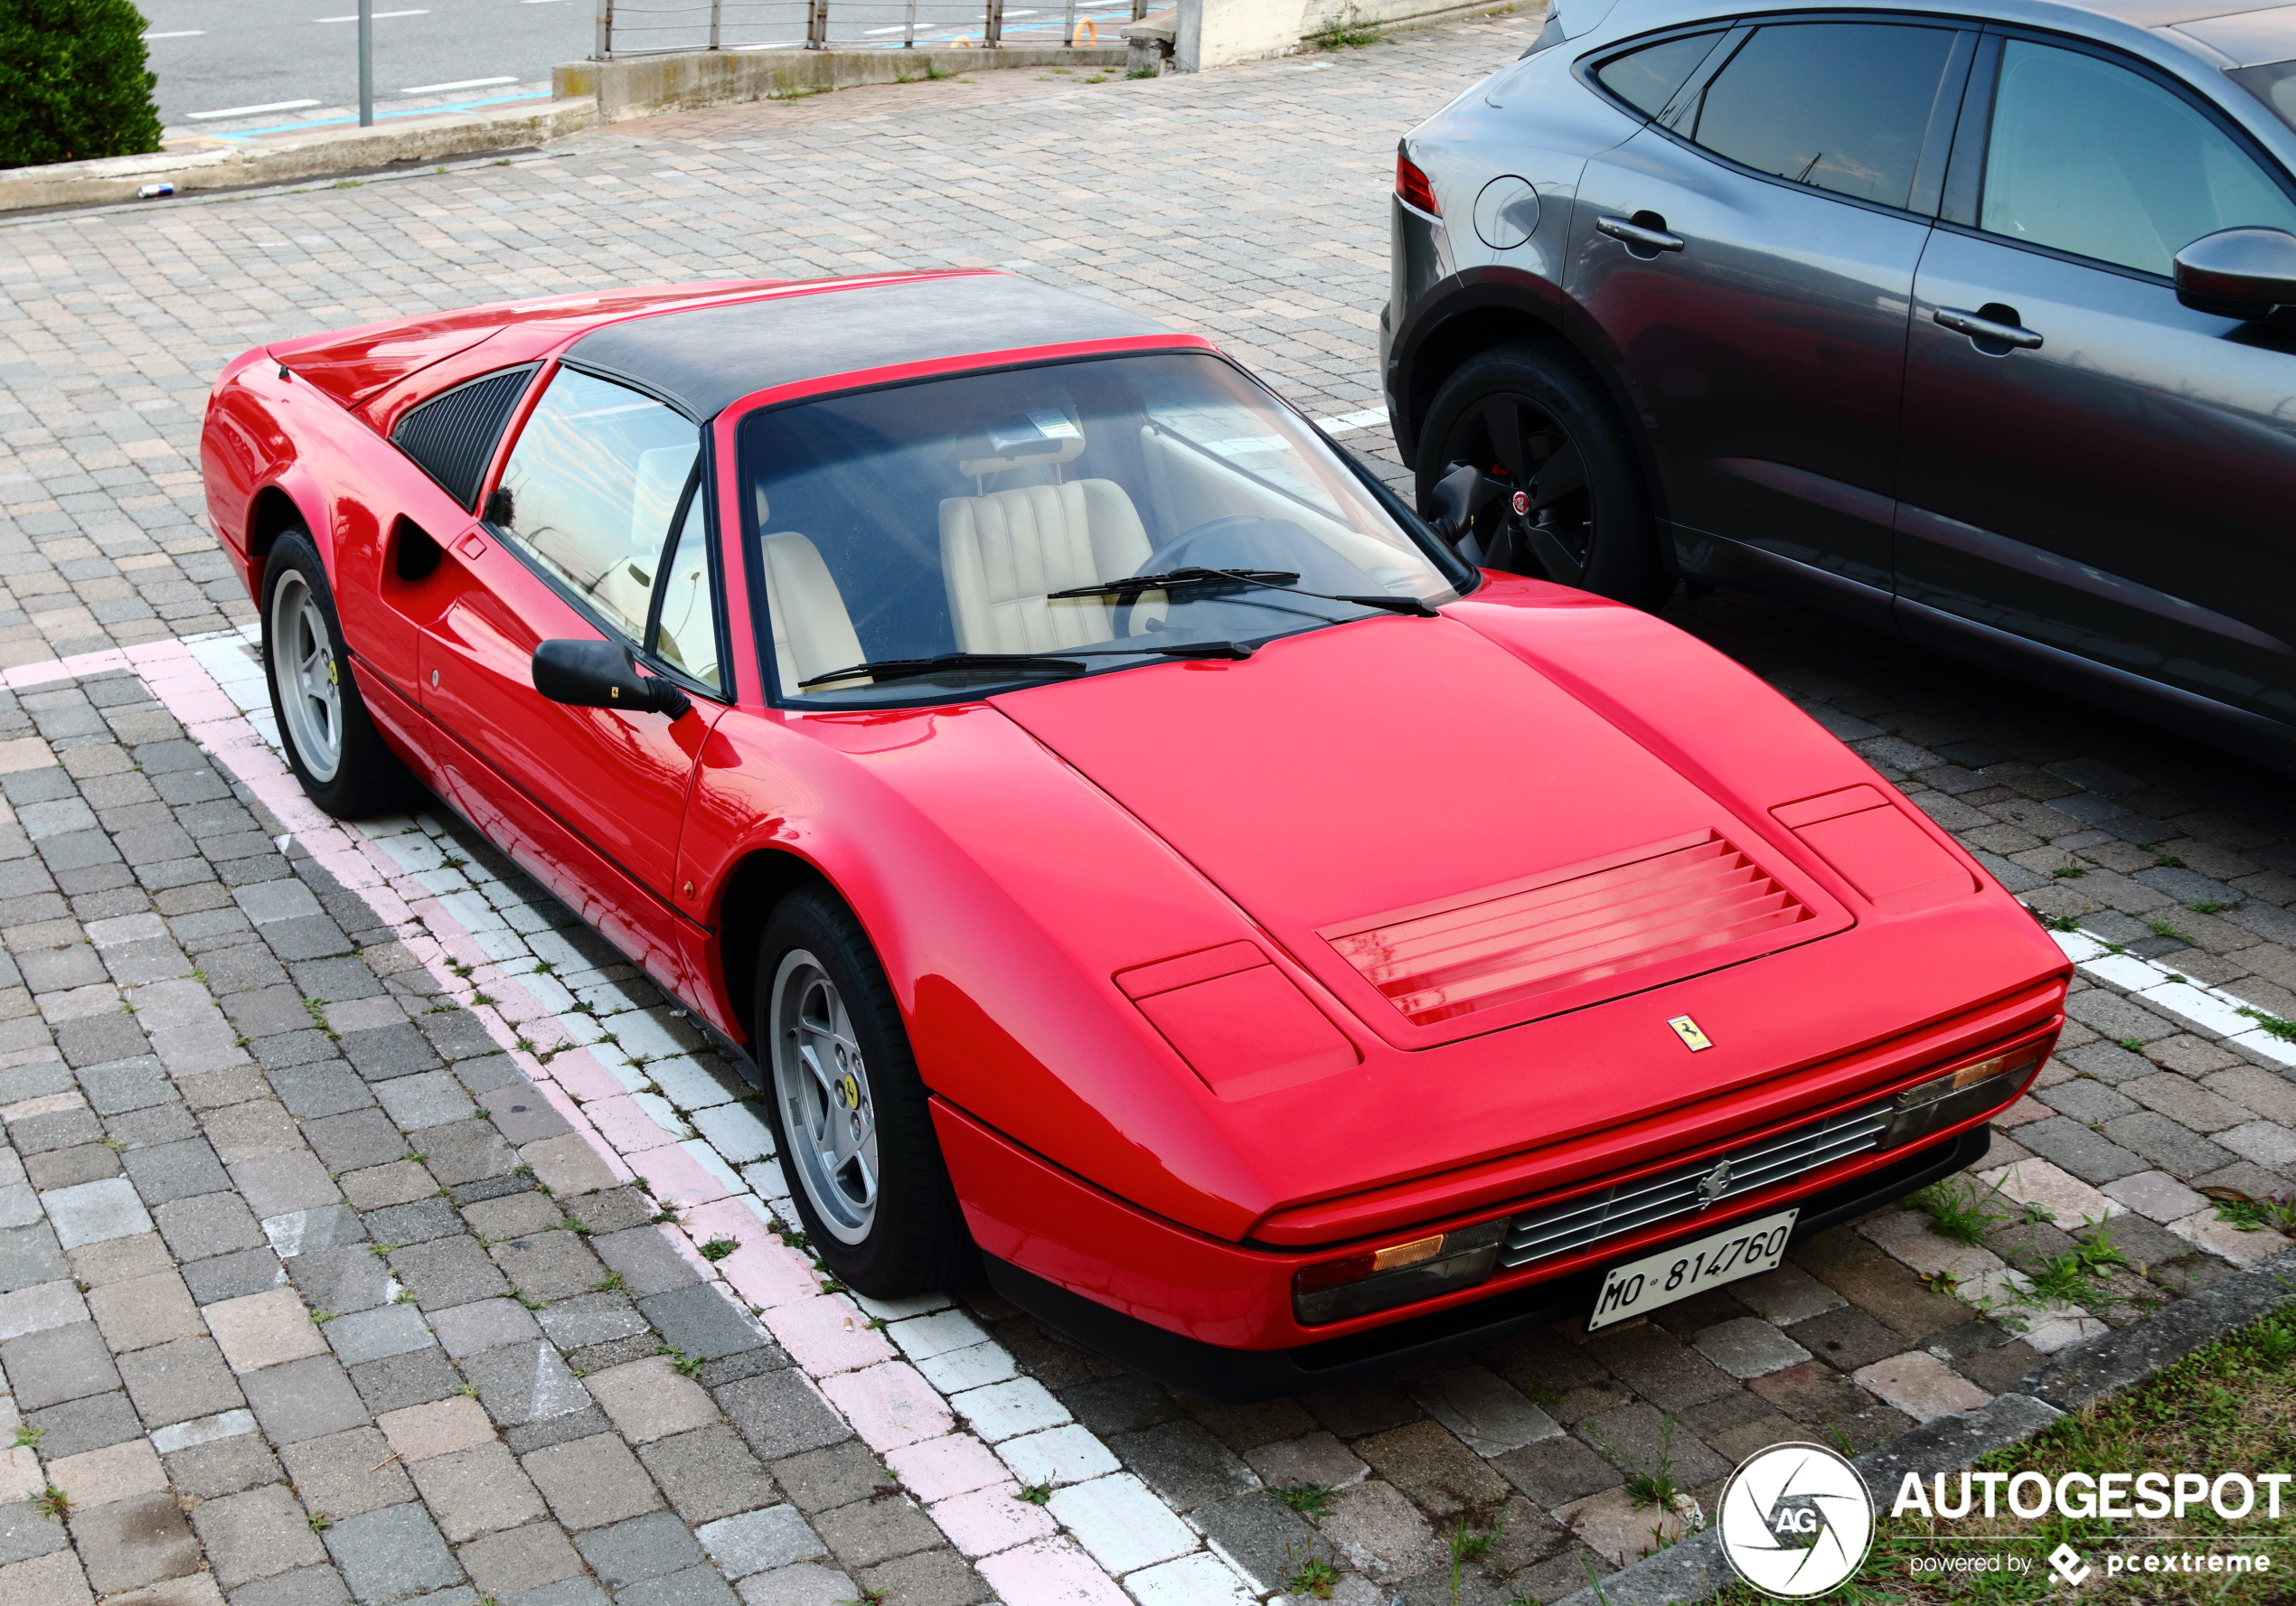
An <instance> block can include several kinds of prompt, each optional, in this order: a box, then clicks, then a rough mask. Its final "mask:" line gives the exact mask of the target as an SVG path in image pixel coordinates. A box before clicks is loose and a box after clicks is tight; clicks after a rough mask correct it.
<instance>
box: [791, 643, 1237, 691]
mask: <svg viewBox="0 0 2296 1606" xmlns="http://www.w3.org/2000/svg"><path fill="white" fill-rule="evenodd" d="M1251 655H1252V649H1251V648H1250V647H1249V646H1247V645H1246V644H1245V643H1242V642H1180V643H1174V644H1172V645H1171V646H1162V647H1115V648H1106V647H1096V648H1088V649H1087V650H1085V651H1083V652H1077V653H937V654H936V655H935V656H933V657H931V658H880V659H876V660H873V661H872V662H867V663H856V664H854V665H852V667H851V668H848V669H841V670H834V671H832V672H830V673H828V674H825V675H814V676H812V677H810V678H809V679H806V680H803V681H798V682H797V690H800V691H803V690H805V689H806V688H807V687H809V686H825V685H827V684H828V683H829V682H830V681H857V680H860V679H861V678H862V677H863V676H866V677H868V678H869V679H870V680H872V681H908V680H914V679H916V678H917V676H919V675H930V674H937V673H939V672H941V671H942V670H945V669H1049V670H1057V671H1059V672H1065V673H1068V674H1077V675H1080V674H1082V673H1084V672H1085V671H1086V669H1087V667H1089V666H1088V665H1086V664H1083V663H1080V662H1077V660H1078V659H1083V658H1138V657H1143V656H1147V657H1155V658H1249V657H1250V656H1251Z"/></svg>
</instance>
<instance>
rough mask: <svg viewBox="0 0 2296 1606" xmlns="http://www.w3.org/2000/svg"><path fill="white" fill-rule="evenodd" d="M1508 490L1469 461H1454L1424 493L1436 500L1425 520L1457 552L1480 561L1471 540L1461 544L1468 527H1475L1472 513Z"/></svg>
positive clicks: (1470, 559)
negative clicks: (1431, 512)
mask: <svg viewBox="0 0 2296 1606" xmlns="http://www.w3.org/2000/svg"><path fill="white" fill-rule="evenodd" d="M1506 493H1507V487H1506V486H1505V485H1504V484H1501V482H1499V481H1497V480H1494V479H1492V478H1491V476H1490V475H1489V474H1485V473H1483V471H1482V469H1480V468H1477V467H1476V466H1475V465H1473V464H1472V463H1454V464H1453V465H1451V472H1450V473H1448V474H1444V476H1443V478H1441V479H1439V480H1437V481H1436V482H1435V488H1434V489H1433V490H1432V491H1430V492H1428V493H1427V500H1428V501H1429V502H1433V503H1435V512H1434V513H1433V515H1432V516H1431V517H1430V518H1429V520H1428V523H1429V524H1430V525H1432V526H1433V527H1434V530H1435V533H1436V534H1437V535H1439V536H1441V537H1442V538H1443V539H1444V540H1445V541H1446V542H1448V543H1449V544H1450V545H1452V546H1454V547H1456V548H1458V549H1459V555H1460V556H1461V557H1463V558H1464V559H1467V560H1468V561H1469V562H1470V563H1477V562H1481V561H1482V553H1481V551H1479V550H1475V549H1473V546H1474V543H1473V542H1472V541H1470V542H1468V544H1467V545H1465V546H1462V545H1461V544H1460V543H1461V542H1462V541H1463V540H1465V538H1466V537H1467V535H1468V533H1469V531H1472V530H1473V528H1474V522H1475V515H1476V514H1477V513H1480V512H1482V510H1483V509H1485V508H1487V507H1489V506H1490V505H1491V502H1493V501H1494V500H1495V499H1497V498H1499V497H1501V496H1503V495H1505V494H1506Z"/></svg>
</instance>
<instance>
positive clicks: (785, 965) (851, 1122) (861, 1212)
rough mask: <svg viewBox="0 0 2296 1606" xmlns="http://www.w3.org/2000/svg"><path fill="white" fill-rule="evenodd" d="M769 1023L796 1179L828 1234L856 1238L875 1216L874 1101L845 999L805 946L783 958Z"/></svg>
mask: <svg viewBox="0 0 2296 1606" xmlns="http://www.w3.org/2000/svg"><path fill="white" fill-rule="evenodd" d="M769 1029H770V1030H771V1032H772V1042H773V1078H774V1097H775V1098H776V1100H777V1101H778V1103H779V1104H780V1113H781V1122H782V1130H783V1131H784V1132H786V1133H787V1134H788V1137H789V1155H790V1159H791V1160H793V1161H794V1162H795V1164H794V1167H793V1169H795V1171H796V1173H797V1177H796V1180H797V1182H798V1184H799V1185H800V1186H801V1187H802V1188H804V1189H805V1200H806V1202H807V1203H808V1204H810V1205H811V1206H813V1207H814V1216H817V1217H818V1218H819V1219H820V1221H821V1225H822V1226H823V1228H824V1229H825V1230H826V1231H827V1232H828V1233H829V1234H830V1235H831V1236H833V1237H834V1238H835V1239H836V1240H837V1241H838V1242H839V1243H841V1244H860V1243H861V1242H862V1241H864V1240H865V1239H866V1238H868V1236H869V1232H870V1227H871V1226H873V1225H874V1224H875V1222H876V1219H877V1188H878V1177H879V1175H880V1172H879V1162H878V1152H877V1101H876V1098H875V1096H874V1094H873V1092H872V1090H871V1088H870V1074H869V1066H868V1064H867V1062H866V1060H865V1059H864V1058H863V1057H862V1054H861V1043H860V1040H859V1039H858V1038H856V1037H855V1036H854V1033H853V1023H852V1017H851V1016H850V1015H849V1014H848V1013H847V1012H846V1009H845V1000H844V998H843V996H842V995H841V994H840V993H839V992H838V991H837V983H836V982H834V981H831V980H830V977H829V972H827V971H826V970H824V969H823V967H822V963H821V961H820V960H818V959H816V958H814V955H813V953H811V952H809V951H808V950H806V949H803V948H797V949H792V950H791V951H790V952H789V953H786V954H784V955H783V956H782V961H781V968H780V971H779V973H777V974H776V976H775V977H774V980H773V1017H772V1021H771V1025H770V1028H769Z"/></svg>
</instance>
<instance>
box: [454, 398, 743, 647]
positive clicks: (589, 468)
mask: <svg viewBox="0 0 2296 1606" xmlns="http://www.w3.org/2000/svg"><path fill="white" fill-rule="evenodd" d="M700 453H701V432H700V431H699V430H698V429H696V428H695V427H694V426H693V424H692V422H691V421H690V420H688V419H687V418H684V417H682V415H680V414H678V413H677V412H674V411H673V410H672V409H669V408H666V407H664V406H663V405H662V404H661V403H660V402H658V401H655V400H653V399H650V398H648V397H645V396H641V395H639V394H638V393H637V392H636V391H635V390H626V389H625V388H624V387H622V386H620V385H615V384H608V383H607V381H606V380H598V379H592V378H591V377H590V376H589V375H588V374H586V373H576V372H575V371H572V370H571V369H561V370H560V371H559V374H558V377H557V378H556V379H553V380H551V381H550V389H549V390H547V391H545V392H544V393H543V396H542V399H541V401H539V402H537V403H535V405H534V410H533V411H532V413H531V414H529V415H528V416H527V419H526V427H525V428H524V429H522V430H521V431H520V432H519V437H518V444H517V445H516V446H513V447H512V448H511V453H510V461H509V462H508V463H507V464H505V465H503V483H502V488H503V491H504V492H506V493H508V497H507V501H508V502H509V506H508V508H507V509H503V508H499V507H497V508H495V509H494V510H492V511H493V512H495V513H497V514H498V515H499V516H498V517H497V519H496V521H495V522H496V524H497V525H498V527H499V528H501V529H502V531H503V533H504V534H505V535H507V536H508V537H509V538H510V539H511V540H513V541H515V542H516V543H517V544H518V545H519V546H520V547H522V549H525V551H526V553H527V554H528V555H529V556H530V557H532V559H534V560H535V561H536V562H537V563H539V564H540V565H541V567H542V568H543V569H545V570H546V571H547V572H549V573H550V575H552V576H554V577H556V578H558V579H559V580H560V582H562V583H563V584H564V585H565V586H566V587H568V588H569V589H570V590H572V591H573V592H574V593H575V595H577V596H579V597H581V598H582V600H583V601H585V602H587V603H588V604H589V605H590V606H591V607H593V608H595V609H597V610H598V613H599V614H600V615H603V616H604V617H605V618H606V620H607V623H608V624H610V625H613V626H614V628H615V629H616V630H618V631H620V632H621V633H622V634H624V635H626V636H627V637H628V638H629V639H630V640H631V641H633V642H635V641H638V640H639V639H640V638H642V637H643V636H644V635H645V620H646V609H647V605H648V603H649V602H650V601H651V599H652V596H653V592H654V571H655V570H656V569H657V568H659V567H660V566H661V562H662V549H663V547H664V546H665V545H666V544H668V541H669V539H670V521H671V519H672V518H673V516H674V515H675V514H676V512H677V507H678V498H679V496H680V494H681V493H683V491H684V490H685V483H686V481H687V479H688V478H690V477H691V476H692V473H693V463H694V459H695V458H696V457H697V456H700Z"/></svg>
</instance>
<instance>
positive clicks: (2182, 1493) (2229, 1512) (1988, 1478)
mask: <svg viewBox="0 0 2296 1606" xmlns="http://www.w3.org/2000/svg"><path fill="white" fill-rule="evenodd" d="M1954 1477H1958V1478H1959V1479H1960V1487H1959V1489H1957V1490H1955V1491H1954V1495H1953V1498H1952V1499H1948V1498H1946V1497H1947V1491H1948V1489H1949V1488H1951V1487H1952V1486H1951V1485H1950V1484H1949V1482H1948V1479H1952V1478H1954ZM2291 1479H2296V1473H2290V1472H2259V1473H2257V1474H2256V1475H2255V1476H2254V1477H2253V1478H2252V1477H2250V1476H2249V1475H2248V1474H2247V1473H2245V1472H2226V1473H2225V1474H2224V1476H2222V1477H2220V1478H2214V1479H2211V1478H2209V1477H2207V1476H2206V1475H2204V1474H2202V1473H2198V1472H2099V1473H2096V1474H2094V1475H2091V1474H2090V1473H2087V1472H2066V1473H2064V1474H2062V1475H2061V1476H2059V1477H2057V1478H2056V1479H2050V1478H2048V1477H2046V1476H2044V1475H2043V1474H2041V1473H2039V1472H2018V1473H2014V1474H2012V1473H2009V1472H1962V1473H1959V1474H1954V1473H1948V1472H1940V1473H1938V1474H1936V1476H1935V1478H1934V1481H1933V1482H1932V1483H1924V1481H1923V1479H1922V1477H1921V1474H1920V1473H1918V1472H1908V1473H1906V1474H1905V1481H1904V1482H1902V1483H1900V1484H1899V1485H1898V1486H1897V1500H1896V1504H1895V1505H1893V1506H1892V1507H1890V1510H1889V1515H1890V1516H1892V1517H1904V1516H1906V1515H1908V1514H1913V1515H1916V1516H1921V1517H1946V1518H1953V1517H1969V1516H1971V1515H1976V1516H1981V1517H1997V1516H2009V1517H2024V1518H2027V1519H2028V1520H2030V1519H2033V1518H2036V1517H2047V1516H2050V1515H2052V1514H2054V1515H2056V1516H2058V1517H2103V1518H2105V1519H2107V1520H2123V1521H2125V1520H2128V1519H2131V1518H2142V1519H2145V1520H2148V1521H2156V1522H2157V1521H2160V1519H2162V1518H2164V1517H2178V1518H2181V1517H2184V1516H2185V1515H2186V1513H2188V1512H2189V1511H2192V1510H2195V1509H2197V1508H2198V1507H2203V1506H2206V1507H2207V1508H2208V1509H2209V1510H2211V1511H2213V1512H2215V1513H2216V1515H2217V1516H2218V1517H2223V1518H2224V1519H2225V1521H2227V1522H2238V1521H2240V1520H2241V1519H2242V1518H2244V1517H2249V1516H2250V1515H2251V1514H2254V1515H2255V1516H2258V1517H2266V1518H2271V1517H2278V1516H2279V1515H2280V1502H2281V1494H2282V1490H2283V1489H2285V1488H2286V1487H2287V1485H2288V1484H2289V1482H2290V1481H2291ZM2260 1494H2261V1496H2262V1498H2263V1508H2262V1509H2261V1510H2259V1509H2258V1497H2259V1495H2260ZM1972 1506H1981V1507H1982V1508H1981V1510H1978V1511H1975V1512H1972V1510H1971V1507H1972ZM2145 1570H2146V1571H2150V1570H2151V1569H2145Z"/></svg>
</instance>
